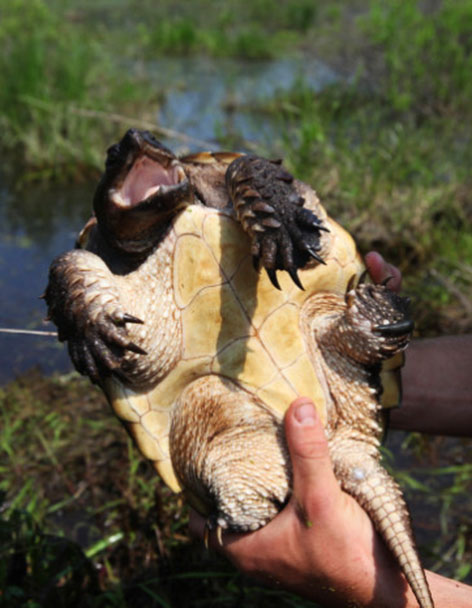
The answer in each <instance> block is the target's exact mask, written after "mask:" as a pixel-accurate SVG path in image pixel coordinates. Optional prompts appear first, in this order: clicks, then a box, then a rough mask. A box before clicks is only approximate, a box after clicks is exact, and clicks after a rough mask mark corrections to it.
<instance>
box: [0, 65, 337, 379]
mask: <svg viewBox="0 0 472 608" xmlns="http://www.w3.org/2000/svg"><path fill="white" fill-rule="evenodd" d="M141 68H142V69H143V70H145V73H146V76H147V78H148V79H149V86H150V87H153V88H154V89H156V94H158V93H159V94H163V96H164V102H163V104H162V105H161V107H160V111H159V115H158V116H157V117H156V118H157V122H158V124H160V125H161V126H164V127H167V128H169V129H173V130H176V131H180V132H182V133H184V134H186V135H189V136H191V137H194V138H198V139H201V140H205V141H209V142H210V143H211V142H215V141H216V138H217V136H218V135H221V134H225V135H231V134H237V135H238V140H239V139H241V140H247V141H249V142H268V146H269V148H270V142H271V139H272V138H274V137H275V136H276V133H275V131H274V125H273V123H271V122H270V120H269V119H268V118H264V117H261V116H260V115H258V116H257V118H256V117H254V115H251V114H250V112H246V111H243V110H240V109H239V110H238V109H237V108H238V107H239V106H240V104H246V105H250V104H251V103H253V102H261V101H263V100H264V99H267V98H269V97H270V96H271V95H273V94H274V93H275V92H276V91H279V90H283V89H288V88H290V87H292V86H294V85H295V83H296V82H297V79H303V81H304V82H305V83H306V84H308V85H309V86H311V87H312V88H313V89H314V90H319V89H320V88H322V87H323V86H325V85H327V84H329V83H331V82H333V81H335V80H336V79H337V75H336V73H335V72H333V71H332V70H330V69H329V68H328V67H327V66H326V65H324V64H322V63H320V62H317V61H313V60H310V61H305V60H304V59H303V58H298V59H295V58H294V59H282V60H277V61H257V62H243V61H236V60H231V59H225V60H214V59H207V58H183V59H182V58H162V59H159V60H156V61H154V62H151V63H148V64H146V65H143V66H141ZM130 69H136V66H133V68H131V66H130ZM161 139H162V138H161ZM109 143H110V142H104V145H103V150H104V152H105V149H106V147H107V145H108V144H109ZM165 143H166V144H167V145H169V146H170V147H172V148H173V149H174V150H175V151H177V152H184V151H188V150H189V149H191V150H195V149H197V146H195V145H189V146H185V147H183V145H182V142H181V141H177V140H172V139H168V140H165ZM213 147H215V146H213ZM22 178H23V176H22V175H21V174H11V173H10V174H9V173H7V172H6V171H5V170H4V171H3V173H2V172H1V171H0V287H1V289H0V327H7V328H22V329H24V328H28V329H45V330H54V329H55V328H54V327H53V326H52V324H50V323H49V324H45V323H44V322H43V319H44V317H45V316H46V307H45V305H44V302H43V301H42V300H40V299H39V296H40V295H41V294H42V292H43V291H44V288H45V286H46V283H47V275H48V268H49V264H50V263H51V260H52V259H53V258H54V257H55V256H56V255H58V254H59V253H62V252H64V251H66V250H68V249H71V248H72V246H73V243H74V239H75V235H76V234H77V232H78V231H79V230H80V228H81V227H82V225H83V224H84V222H85V221H86V220H87V218H88V217H89V216H90V212H91V200H92V194H93V190H94V188H95V183H87V184H74V183H64V184H61V185H49V186H45V185H38V184H35V183H33V184H23V185H21V184H22V181H23V180H22ZM33 366H38V367H40V369H41V370H42V371H44V372H45V373H48V374H49V373H52V372H54V371H61V372H65V371H68V370H70V369H71V366H70V363H69V360H68V356H67V354H66V349H65V348H64V346H62V345H60V344H58V342H57V340H56V339H55V338H51V337H33V336H20V335H9V334H8V335H7V334H0V383H3V382H5V381H8V380H10V379H12V378H13V377H14V376H15V375H17V374H19V373H21V372H24V371H26V370H28V369H30V368H31V367H33Z"/></svg>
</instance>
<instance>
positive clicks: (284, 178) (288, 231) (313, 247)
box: [226, 156, 328, 289]
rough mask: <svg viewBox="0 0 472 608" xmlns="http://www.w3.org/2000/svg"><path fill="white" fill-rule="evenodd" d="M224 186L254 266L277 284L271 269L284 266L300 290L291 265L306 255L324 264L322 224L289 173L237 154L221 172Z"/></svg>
mask: <svg viewBox="0 0 472 608" xmlns="http://www.w3.org/2000/svg"><path fill="white" fill-rule="evenodd" d="M226 186H227V188H228V192H229V195H230V198H231V200H232V202H233V205H234V208H235V211H236V214H237V216H238V219H239V221H240V222H241V225H242V227H243V228H244V230H245V231H246V232H247V234H248V235H249V236H250V238H251V241H252V242H251V253H252V256H253V260H254V266H255V267H256V268H259V265H260V263H262V265H263V266H264V268H265V269H266V271H267V274H268V275H269V278H270V280H271V282H272V283H273V285H274V286H275V287H276V288H277V289H280V285H279V283H278V281H277V275H276V270H278V269H280V270H286V271H287V272H288V273H289V274H290V276H291V277H292V280H293V281H294V283H295V284H296V285H297V286H298V287H299V288H300V289H303V286H302V284H301V282H300V279H299V277H298V274H297V269H299V268H303V267H304V266H306V264H307V263H308V261H309V260H310V259H315V260H316V261H317V262H318V263H321V264H324V261H323V259H322V257H321V255H320V250H321V239H320V235H321V231H323V230H324V231H327V230H328V229H327V228H326V227H325V226H324V225H323V223H322V221H321V219H320V218H318V217H317V216H316V215H315V214H314V213H313V212H312V211H310V210H309V209H307V208H305V207H304V206H303V205H304V203H305V199H304V198H303V196H301V194H300V193H299V192H298V191H297V189H296V188H295V186H294V178H293V176H292V175H291V174H290V173H289V172H288V171H287V170H286V169H284V168H283V167H282V166H281V165H280V163H279V162H273V161H269V160H266V159H264V158H259V157H256V156H240V157H239V158H237V159H236V160H234V161H233V162H232V163H231V164H230V166H229V167H228V170H227V172H226Z"/></svg>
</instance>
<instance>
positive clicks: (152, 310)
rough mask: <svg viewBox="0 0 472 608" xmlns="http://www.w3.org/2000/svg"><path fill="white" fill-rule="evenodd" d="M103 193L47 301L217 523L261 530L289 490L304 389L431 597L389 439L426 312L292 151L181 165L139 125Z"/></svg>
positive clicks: (393, 545)
mask: <svg viewBox="0 0 472 608" xmlns="http://www.w3.org/2000/svg"><path fill="white" fill-rule="evenodd" d="M225 179H226V186H225V184H224V181H225ZM228 193H229V197H228ZM142 197H144V198H143V200H140V198H142ZM94 204H95V211H96V217H97V220H96V221H94V222H91V223H90V224H89V225H88V226H87V228H86V229H85V231H84V232H83V234H82V235H81V237H80V243H81V246H82V247H85V248H86V249H87V250H86V251H85V250H76V251H73V252H68V253H66V254H64V255H62V256H60V257H59V258H57V259H56V260H55V261H54V262H53V264H52V266H51V272H50V282H49V285H48V288H47V292H46V300H47V303H48V306H49V313H50V316H51V317H52V319H53V320H54V321H55V322H56V324H57V325H58V327H59V336H60V339H62V340H67V341H68V345H69V350H70V353H71V356H72V359H73V361H74V364H75V365H76V367H77V369H78V370H79V371H80V372H82V373H86V374H88V375H89V376H90V377H91V378H92V380H93V381H95V382H98V383H99V384H100V385H101V386H102V388H103V389H104V391H105V393H106V394H107V396H108V399H109V401H110V403H111V404H112V406H113V408H114V409H115V412H116V413H117V415H118V416H119V417H120V418H121V419H122V420H123V421H124V422H125V424H126V425H127V426H128V429H129V431H130V433H131V434H132V436H133V437H134V438H135V440H136V442H137V443H138V445H139V447H140V449H141V451H142V452H143V454H144V455H145V456H146V457H147V458H149V459H150V460H151V461H152V462H153V463H154V465H155V467H156V469H157V470H158V472H159V473H160V474H161V475H162V477H163V478H164V480H165V481H166V483H168V485H169V486H170V487H172V488H173V489H174V490H178V489H179V488H184V490H185V492H186V494H187V496H188V498H189V500H190V501H191V503H192V504H193V505H194V506H195V507H196V508H197V509H198V510H199V511H200V512H201V513H203V514H206V515H207V516H208V517H209V525H210V526H217V527H219V528H228V529H231V530H253V529H257V528H258V527H260V526H262V525H264V524H265V523H267V522H268V521H269V520H270V519H271V518H272V517H274V516H275V514H276V513H277V512H278V511H279V510H280V508H282V506H283V504H284V503H285V502H286V500H287V499H288V497H289V493H290V485H291V472H290V466H289V463H288V457H287V450H286V446H285V442H284V438H283V435H282V430H281V429H282V427H281V420H282V417H283V414H284V412H285V410H286V408H287V407H288V404H289V403H290V401H291V400H293V398H294V397H296V396H297V395H301V394H306V395H308V396H309V397H311V398H312V399H313V401H314V402H315V403H316V404H317V408H319V413H320V416H321V418H322V419H323V420H324V422H325V426H326V430H327V434H328V438H329V443H330V450H331V456H332V459H333V463H334V466H335V471H336V475H337V478H338V480H339V481H340V483H341V485H342V486H343V488H344V489H345V490H346V491H347V492H349V493H350V494H352V495H353V496H354V497H355V498H356V499H357V500H358V502H359V503H360V504H361V505H362V506H363V507H364V508H365V510H366V511H367V512H368V513H369V515H370V516H371V518H372V519H373V521H374V523H375V525H376V527H377V529H378V530H379V532H380V534H381V535H382V537H383V538H384V540H385V542H386V543H387V545H388V546H389V547H390V549H391V550H392V552H393V553H394V554H395V556H396V557H397V559H398V561H399V562H400V564H401V566H402V569H403V570H404V572H405V575H406V576H407V578H408V580H409V582H410V585H411V586H412V589H413V590H414V592H415V594H416V596H417V598H418V601H419V602H420V605H421V607H422V608H431V607H432V606H433V604H432V600H431V597H430V594H429V590H428V587H427V584H426V581H425V578H424V575H423V571H422V569H421V565H420V564H419V560H418V557H417V553H416V550H415V547H414V542H413V539H412V535H411V528H410V525H409V521H408V516H407V512H406V507H405V505H404V502H403V499H402V497H401V493H400V491H399V489H398V486H397V485H396V484H395V482H394V481H393V480H392V479H391V478H390V477H389V476H388V474H387V473H386V471H384V470H383V469H382V468H381V466H380V464H379V451H378V447H379V438H380V434H381V432H382V426H381V424H380V419H379V416H380V405H379V397H380V390H381V384H380V375H379V374H380V367H381V361H382V360H383V359H386V358H388V357H391V356H392V355H394V354H395V353H397V352H399V351H401V350H402V349H403V348H405V346H406V344H407V342H408V338H409V334H410V332H411V323H410V322H409V321H408V317H407V311H406V306H405V302H404V300H403V299H402V298H399V297H398V296H393V295H391V294H390V293H389V292H388V290H387V289H386V288H385V287H382V286H380V287H373V286H358V287H357V288H355V287H354V284H355V283H356V282H357V281H358V279H359V276H360V274H361V272H362V264H361V262H360V258H359V255H358V253H357V251H356V249H355V246H354V243H353V242H352V239H351V238H350V237H349V235H348V234H347V233H345V232H344V231H343V230H342V229H341V228H340V227H339V226H338V225H337V224H336V223H335V222H333V221H332V220H330V219H329V218H328V217H327V215H326V212H325V211H324V209H323V207H322V206H321V205H320V203H319V201H318V199H317V197H316V194H315V193H314V192H313V191H312V190H311V189H310V188H309V187H308V186H306V185H304V184H302V183H300V182H297V181H296V180H293V178H292V176H291V175H290V174H288V173H287V172H286V171H285V170H284V169H282V168H281V167H280V166H279V165H278V164H277V163H270V162H268V161H265V160H264V159H258V158H252V157H244V156H241V155H237V154H219V155H210V154H202V155H196V156H192V157H187V158H186V159H182V160H180V161H179V160H178V159H176V158H175V157H174V155H173V154H172V152H171V151H169V150H167V149H166V148H164V147H163V146H162V145H161V144H159V143H158V142H156V141H155V140H154V139H153V138H152V136H150V134H146V133H144V134H143V133H139V132H137V131H130V132H128V134H127V135H126V136H125V137H124V138H123V140H122V141H121V142H120V144H117V145H116V146H114V147H112V149H111V152H110V154H109V159H108V162H107V171H106V172H105V174H104V176H103V178H102V180H101V182H100V185H99V187H98V189H97V194H96V196H95V202H94ZM205 205H206V206H205ZM232 205H233V207H234V209H233V208H232ZM217 209H218V210H217ZM235 216H237V218H238V219H239V223H238V221H237V219H236V217H235ZM241 226H242V229H243V230H244V231H245V232H246V234H244V232H243V231H242V229H241ZM251 253H252V255H253V256H254V258H255V261H256V266H258V265H259V263H261V264H262V266H264V268H265V269H266V270H267V274H268V277H269V279H270V281H269V279H267V277H265V276H264V275H263V274H262V275H259V274H257V272H256V271H255V270H254V269H253V268H252V264H251V261H250V254H251ZM277 269H279V270H285V271H287V274H285V273H282V274H280V275H279V278H278V277H277V276H276V270H277ZM287 275H289V276H290V277H291V280H290V279H288V278H287ZM351 279H352V281H351ZM279 281H280V282H279ZM294 283H295V285H297V286H298V287H295V285H294ZM274 285H275V287H277V288H280V289H281V291H277V290H276V289H274ZM300 288H301V289H300ZM303 288H305V290H306V291H302V289H303ZM281 329H282V330H283V331H281Z"/></svg>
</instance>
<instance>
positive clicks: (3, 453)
mask: <svg viewBox="0 0 472 608" xmlns="http://www.w3.org/2000/svg"><path fill="white" fill-rule="evenodd" d="M0 428H1V429H2V433H1V435H0V480H1V481H0V606H7V607H8V608H20V607H22V608H23V607H28V608H36V607H38V608H49V607H50V606H58V607H64V608H65V607H67V608H70V607H74V606H86V607H90V608H101V607H104V608H105V607H106V608H109V607H110V606H117V607H123V608H124V607H131V606H132V607H133V608H140V607H141V606H142V607H143V608H153V607H156V608H157V607H162V606H192V607H193V606H221V607H224V606H231V605H235V603H237V602H241V603H242V604H243V605H245V606H249V607H250V608H251V607H256V606H265V605H271V602H272V601H273V598H274V594H275V596H276V598H277V605H278V606H281V607H282V608H284V607H286V608H289V607H300V608H302V607H303V606H307V605H308V604H307V602H304V601H302V600H300V599H298V598H295V597H294V596H292V595H290V594H286V593H283V592H274V591H273V590H271V589H264V588H262V587H259V586H258V585H257V584H255V583H253V582H250V581H249V580H248V579H246V578H245V577H244V576H242V575H241V574H240V573H238V572H237V571H236V570H235V569H234V568H233V567H232V566H230V565H229V564H228V563H227V562H226V561H225V560H224V559H222V558H218V557H217V556H216V555H212V554H210V553H208V552H207V551H206V550H205V549H204V547H203V544H202V543H198V544H194V543H191V542H190V538H189V536H188V530H187V521H188V517H187V510H186V508H185V507H184V504H183V500H182V498H180V497H176V496H173V495H171V492H170V491H169V490H168V489H167V488H166V487H164V485H163V484H162V482H160V480H159V479H158V477H157V476H156V474H155V473H154V471H153V470H152V469H151V467H150V465H149V464H148V463H146V462H144V461H143V459H142V458H141V457H140V456H139V455H138V453H137V450H136V448H135V447H134V445H133V443H132V442H131V440H130V439H129V438H128V437H127V435H126V433H125V431H124V429H123V428H122V427H121V425H120V424H119V422H118V421H117V420H116V419H115V417H114V416H113V415H112V413H111V411H110V409H109V406H108V405H107V404H106V402H105V399H104V398H103V396H102V395H101V394H99V392H98V391H97V390H93V389H92V387H91V386H90V383H89V382H88V381H87V380H84V379H80V378H78V376H76V375H73V376H72V377H56V378H52V379H47V378H43V377H42V376H41V375H39V374H37V373H35V372H31V374H28V375H27V376H24V377H22V378H20V379H19V380H17V381H16V382H12V383H10V384H9V385H7V386H5V387H3V389H1V391H0Z"/></svg>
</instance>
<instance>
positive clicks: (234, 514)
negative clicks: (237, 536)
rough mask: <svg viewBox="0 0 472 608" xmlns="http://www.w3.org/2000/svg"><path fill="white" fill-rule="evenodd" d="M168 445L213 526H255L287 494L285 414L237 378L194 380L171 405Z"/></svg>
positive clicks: (185, 485) (239, 529) (188, 488)
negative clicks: (277, 416) (272, 408)
mask: <svg viewBox="0 0 472 608" xmlns="http://www.w3.org/2000/svg"><path fill="white" fill-rule="evenodd" d="M169 445H170V453H171V459H172V464H173V467H174V470H175V472H176V475H177V478H178V479H179V482H180V484H181V485H182V487H183V488H184V489H185V493H186V495H187V498H188V500H189V502H190V504H191V505H192V506H193V507H194V508H195V509H196V510H197V511H199V512H200V513H201V514H202V515H203V516H205V517H207V518H208V519H207V524H208V527H209V528H210V529H211V528H215V527H216V528H217V529H219V528H222V529H228V530H231V531H234V532H248V531H250V530H257V529H258V528H260V527H261V526H263V525H265V524H266V523H268V522H269V521H270V520H271V519H272V518H273V517H274V516H275V515H276V514H277V513H278V512H279V511H280V509H281V508H282V507H283V506H284V504H285V503H286V501H287V500H288V496H289V488H290V485H291V473H290V465H289V456H288V451H287V448H286V445H285V440H284V438H283V431H282V428H281V425H280V422H279V421H277V420H276V419H275V417H274V416H273V415H272V414H270V413H269V412H268V411H267V410H266V409H265V408H264V407H263V406H262V404H260V403H259V402H258V401H257V400H256V398H254V397H253V396H252V395H250V394H249V393H246V392H245V391H243V390H241V389H240V388H238V387H237V386H236V385H235V384H234V383H233V382H230V381H228V380H223V379H222V378H219V377H217V376H209V377H203V378H200V379H199V380H196V381H195V382H193V383H192V384H190V385H189V386H188V387H187V388H186V389H185V390H184V392H183V393H182V395H181V396H180V398H179V400H178V402H177V403H176V405H175V407H174V409H173V412H172V421H171V428H170V434H169Z"/></svg>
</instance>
